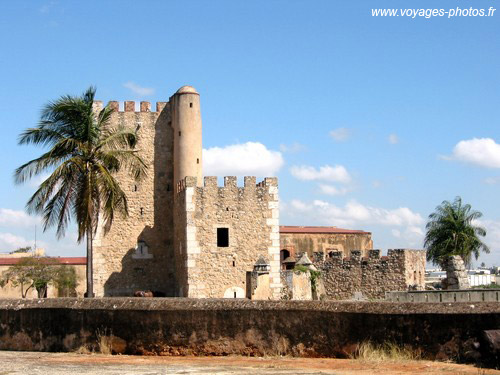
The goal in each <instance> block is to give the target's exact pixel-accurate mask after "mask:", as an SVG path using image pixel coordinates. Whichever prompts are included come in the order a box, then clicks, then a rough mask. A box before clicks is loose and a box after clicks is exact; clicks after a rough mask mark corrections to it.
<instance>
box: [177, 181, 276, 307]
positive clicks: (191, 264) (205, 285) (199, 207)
mask: <svg viewBox="0 0 500 375" xmlns="http://www.w3.org/2000/svg"><path fill="white" fill-rule="evenodd" d="M236 182H237V180H236V177H225V178H224V186H223V187H218V186H217V178H216V177H205V179H204V187H196V179H195V178H194V177H186V178H185V180H184V181H183V182H182V183H181V185H180V186H179V193H178V196H177V197H176V202H178V203H176V205H177V204H178V205H179V206H178V207H176V219H175V222H176V230H175V233H176V236H177V239H176V243H179V245H178V246H179V249H180V250H179V252H178V255H179V257H178V267H184V269H185V272H184V273H183V275H185V278H182V280H180V284H181V288H182V290H183V293H182V295H183V296H186V297H200V298H204V297H212V298H222V297H227V296H231V297H234V296H236V297H240V296H241V297H245V296H246V294H247V293H246V290H247V286H246V281H247V280H246V278H247V276H246V274H247V272H249V271H252V270H253V266H254V264H255V263H256V261H257V260H258V259H259V257H260V256H263V257H264V258H265V259H266V260H267V261H268V262H269V264H270V272H269V277H270V287H271V295H272V298H275V299H278V298H279V295H280V289H281V281H280V275H279V268H280V261H279V229H278V224H279V201H278V183H277V179H276V178H266V179H265V180H264V181H263V182H261V183H259V184H256V181H255V177H245V186H244V187H238V186H237V183H236ZM183 228H184V229H183ZM218 228H227V229H228V231H229V243H228V246H225V247H221V246H218V244H217V230H218Z"/></svg>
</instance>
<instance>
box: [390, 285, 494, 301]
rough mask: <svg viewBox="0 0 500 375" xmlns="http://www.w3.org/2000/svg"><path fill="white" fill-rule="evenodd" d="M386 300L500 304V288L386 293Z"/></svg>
mask: <svg viewBox="0 0 500 375" xmlns="http://www.w3.org/2000/svg"><path fill="white" fill-rule="evenodd" d="M385 299H386V301H392V302H500V288H499V289H467V290H425V291H410V292H386V293H385Z"/></svg>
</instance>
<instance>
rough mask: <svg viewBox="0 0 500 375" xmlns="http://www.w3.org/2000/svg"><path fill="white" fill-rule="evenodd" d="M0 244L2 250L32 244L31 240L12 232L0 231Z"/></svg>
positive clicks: (10, 249) (6, 250)
mask: <svg viewBox="0 0 500 375" xmlns="http://www.w3.org/2000/svg"><path fill="white" fill-rule="evenodd" d="M0 246H1V249H2V251H3V252H8V251H12V250H16V249H18V248H20V247H25V246H33V241H28V240H27V239H25V238H24V237H21V236H16V235H15V234H12V233H0Z"/></svg>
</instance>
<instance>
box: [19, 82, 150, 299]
mask: <svg viewBox="0 0 500 375" xmlns="http://www.w3.org/2000/svg"><path fill="white" fill-rule="evenodd" d="M95 92H96V90H95V88H93V87H90V88H89V89H88V90H87V91H86V92H85V93H84V94H83V95H82V96H69V95H66V96H62V97H61V98H59V99H58V100H56V101H54V102H50V103H48V104H47V105H46V106H45V108H44V109H43V111H42V114H41V118H40V121H39V124H38V126H37V127H35V128H30V129H27V130H25V131H24V132H23V133H22V134H21V135H20V138H19V144H26V145H28V144H33V145H38V146H48V147H50V149H49V150H48V151H47V152H45V153H44V154H42V155H41V156H40V157H38V158H36V159H33V160H31V161H29V162H28V163H26V164H23V165H22V166H20V167H19V168H17V169H16V171H15V181H16V183H24V182H25V181H27V180H29V179H30V178H32V177H34V176H36V175H40V174H42V173H44V172H45V173H46V172H47V171H49V172H51V174H50V176H49V177H48V178H47V179H46V180H45V181H43V182H42V183H41V185H40V186H39V187H38V189H37V190H36V192H35V193H34V194H33V196H32V197H31V198H30V199H29V201H28V203H27V204H26V209H27V211H28V212H29V213H35V214H41V215H42V218H43V230H44V231H45V230H47V229H48V228H49V227H52V226H55V227H57V231H56V234H57V237H58V238H60V237H62V236H64V233H65V230H66V228H67V226H68V224H69V222H70V220H71V219H72V218H73V219H74V220H75V221H76V224H77V227H78V242H79V243H80V242H81V241H83V240H84V239H86V241H87V272H86V276H87V292H86V296H87V297H93V296H94V292H93V280H92V277H93V272H92V239H93V236H94V235H95V233H96V231H97V228H98V225H100V221H102V227H103V230H104V233H107V232H108V231H109V229H110V227H111V224H112V222H113V218H114V217H115V215H116V214H117V213H118V214H121V215H123V216H124V217H126V216H128V207H127V198H126V196H125V193H124V192H123V190H122V188H121V187H120V186H119V184H118V182H117V181H116V179H115V178H114V174H116V173H118V172H119V171H120V170H122V169H125V170H126V171H127V172H128V173H130V174H131V175H132V176H133V177H134V178H135V179H136V180H140V179H141V178H142V177H143V176H144V175H145V173H146V165H145V164H144V162H143V161H142V159H141V158H140V157H139V156H138V155H137V151H136V150H135V146H136V144H137V134H136V133H135V131H131V130H127V129H125V128H123V127H120V128H114V127H113V126H111V121H110V119H111V115H112V112H113V110H112V109H111V108H109V107H105V108H104V109H102V110H100V111H99V112H98V113H97V112H96V111H94V110H93V104H94V97H95Z"/></svg>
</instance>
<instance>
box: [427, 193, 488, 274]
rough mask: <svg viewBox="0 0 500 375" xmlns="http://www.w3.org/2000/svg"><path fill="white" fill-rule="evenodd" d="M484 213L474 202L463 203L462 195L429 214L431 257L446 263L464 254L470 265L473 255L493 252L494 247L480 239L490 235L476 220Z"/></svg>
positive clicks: (465, 260) (428, 239) (430, 259)
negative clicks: (475, 207)
mask: <svg viewBox="0 0 500 375" xmlns="http://www.w3.org/2000/svg"><path fill="white" fill-rule="evenodd" d="M482 216H483V214H482V213H481V212H479V211H474V210H472V208H471V206H470V204H463V203H462V198H460V197H456V198H455V200H454V201H453V202H449V201H443V203H441V205H439V206H437V207H436V211H435V212H433V213H432V214H430V215H429V222H428V223H427V225H426V229H427V233H426V235H425V240H424V247H425V248H426V249H427V260H429V261H432V262H433V263H435V264H439V265H441V266H443V263H444V261H445V260H446V258H447V257H448V256H451V255H460V256H461V257H462V259H463V260H464V262H465V264H466V265H470V262H471V258H472V255H474V257H475V258H476V259H477V258H478V257H479V252H480V251H484V252H485V253H489V252H490V249H489V248H488V246H486V245H485V244H484V243H483V242H482V241H481V239H480V237H484V236H486V230H485V229H484V228H482V227H480V226H477V225H475V223H474V221H475V220H477V219H479V218H480V217H482Z"/></svg>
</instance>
